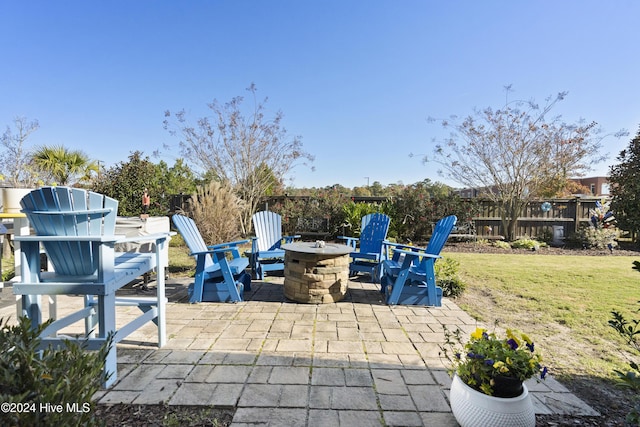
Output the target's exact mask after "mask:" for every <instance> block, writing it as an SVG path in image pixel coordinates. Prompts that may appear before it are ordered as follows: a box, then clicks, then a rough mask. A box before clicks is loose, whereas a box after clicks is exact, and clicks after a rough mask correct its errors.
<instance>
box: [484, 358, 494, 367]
mask: <svg viewBox="0 0 640 427" xmlns="http://www.w3.org/2000/svg"><path fill="white" fill-rule="evenodd" d="M484 364H485V365H487V366H493V360H492V359H487V360H485V361H484Z"/></svg>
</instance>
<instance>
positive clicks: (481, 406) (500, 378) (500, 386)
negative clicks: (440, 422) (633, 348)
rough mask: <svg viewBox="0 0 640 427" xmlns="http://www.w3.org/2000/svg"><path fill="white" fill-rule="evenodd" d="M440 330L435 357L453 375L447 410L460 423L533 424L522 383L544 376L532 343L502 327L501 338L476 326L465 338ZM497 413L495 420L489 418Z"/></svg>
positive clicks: (540, 358) (525, 390)
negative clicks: (444, 362) (442, 339)
mask: <svg viewBox="0 0 640 427" xmlns="http://www.w3.org/2000/svg"><path fill="white" fill-rule="evenodd" d="M444 330H445V344H444V345H442V346H440V349H441V353H440V355H441V357H443V358H445V359H447V361H448V362H449V364H450V366H449V374H451V375H452V376H453V382H452V385H451V391H450V401H451V409H452V411H453V414H454V416H455V417H456V419H457V420H458V422H459V423H460V425H461V426H475V425H492V426H499V425H505V426H516V425H521V426H533V425H535V413H534V410H533V403H532V402H531V398H530V396H529V392H528V390H527V387H526V386H525V384H524V381H526V380H528V379H529V378H533V377H535V376H539V377H540V378H542V379H544V377H545V375H546V373H547V368H546V367H542V365H541V363H542V356H540V354H539V353H537V352H536V351H535V347H534V343H533V341H531V339H530V338H529V337H528V336H527V335H526V334H523V333H519V332H515V331H512V330H510V329H507V331H506V333H505V335H504V336H502V337H501V336H498V334H497V333H496V332H488V331H487V330H486V329H484V328H476V330H475V331H474V332H473V333H471V336H470V338H469V339H468V340H467V341H466V342H465V341H464V340H463V337H462V332H461V331H460V330H459V329H457V330H456V331H455V332H451V331H449V330H448V329H447V328H446V327H445V328H444ZM496 414H500V417H499V419H494V418H492V417H495V416H496Z"/></svg>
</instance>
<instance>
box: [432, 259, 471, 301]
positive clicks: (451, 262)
mask: <svg viewBox="0 0 640 427" xmlns="http://www.w3.org/2000/svg"><path fill="white" fill-rule="evenodd" d="M459 267H460V262H459V261H456V260H455V259H452V258H448V257H446V256H445V257H442V258H440V259H439V260H438V261H436V263H435V271H436V278H437V283H438V286H440V287H441V288H442V295H444V296H445V297H451V298H456V297H459V296H460V295H462V292H463V291H464V289H465V284H464V282H463V281H462V279H460V277H459V276H458V268H459Z"/></svg>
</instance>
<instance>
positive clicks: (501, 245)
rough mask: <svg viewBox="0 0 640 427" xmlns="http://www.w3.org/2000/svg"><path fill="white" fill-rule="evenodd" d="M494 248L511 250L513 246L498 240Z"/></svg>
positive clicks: (494, 243)
mask: <svg viewBox="0 0 640 427" xmlns="http://www.w3.org/2000/svg"><path fill="white" fill-rule="evenodd" d="M493 246H495V247H496V248H500V249H511V244H510V243H509V242H505V241H504V240H496V241H495V242H493Z"/></svg>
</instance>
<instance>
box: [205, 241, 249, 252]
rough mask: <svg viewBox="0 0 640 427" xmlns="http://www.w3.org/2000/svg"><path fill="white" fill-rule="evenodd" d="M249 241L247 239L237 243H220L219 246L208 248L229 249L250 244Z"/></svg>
mask: <svg viewBox="0 0 640 427" xmlns="http://www.w3.org/2000/svg"><path fill="white" fill-rule="evenodd" d="M249 241H250V240H249V239H245V240H236V241H235V242H225V243H218V244H217V245H211V246H208V248H209V249H212V250H213V249H221V248H229V247H232V246H238V245H243V244H245V243H249Z"/></svg>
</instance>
